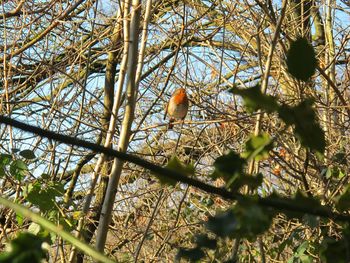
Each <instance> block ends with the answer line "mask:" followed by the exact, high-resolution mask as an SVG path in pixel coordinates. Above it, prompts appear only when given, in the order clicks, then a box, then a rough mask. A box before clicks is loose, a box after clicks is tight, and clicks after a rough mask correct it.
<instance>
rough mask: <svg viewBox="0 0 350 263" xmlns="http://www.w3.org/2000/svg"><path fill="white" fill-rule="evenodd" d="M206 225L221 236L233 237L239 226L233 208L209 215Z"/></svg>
mask: <svg viewBox="0 0 350 263" xmlns="http://www.w3.org/2000/svg"><path fill="white" fill-rule="evenodd" d="M205 225H206V227H207V228H208V229H209V230H210V231H211V232H213V233H214V234H216V235H217V236H219V237H232V235H234V233H235V230H236V228H237V220H236V217H235V214H234V213H233V210H232V209H228V210H227V211H225V212H220V213H218V214H217V215H215V216H211V217H209V219H208V221H207V222H206V224H205Z"/></svg>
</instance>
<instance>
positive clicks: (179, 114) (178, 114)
mask: <svg viewBox="0 0 350 263" xmlns="http://www.w3.org/2000/svg"><path fill="white" fill-rule="evenodd" d="M187 111H188V98H187V94H186V90H185V89H184V88H179V89H177V90H175V92H174V93H173V95H172V96H171V98H170V100H169V102H168V104H167V105H166V109H165V114H164V120H165V118H166V115H167V114H169V117H170V120H169V126H168V129H172V128H173V126H174V125H173V122H174V121H175V120H184V119H185V117H186V114H187Z"/></svg>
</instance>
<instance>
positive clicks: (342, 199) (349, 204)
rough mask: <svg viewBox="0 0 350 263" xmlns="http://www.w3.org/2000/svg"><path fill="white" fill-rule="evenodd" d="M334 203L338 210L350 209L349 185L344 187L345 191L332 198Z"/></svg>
mask: <svg viewBox="0 0 350 263" xmlns="http://www.w3.org/2000/svg"><path fill="white" fill-rule="evenodd" d="M334 199H335V200H334V201H335V203H336V208H337V209H338V210H339V211H347V210H349V209H350V185H347V186H346V187H345V191H344V192H343V193H342V194H341V195H340V196H337V197H335V198H334Z"/></svg>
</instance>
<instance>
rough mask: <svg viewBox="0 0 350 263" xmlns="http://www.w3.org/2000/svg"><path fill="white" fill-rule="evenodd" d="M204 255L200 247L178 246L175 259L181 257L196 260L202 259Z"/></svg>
mask: <svg viewBox="0 0 350 263" xmlns="http://www.w3.org/2000/svg"><path fill="white" fill-rule="evenodd" d="M204 256H205V254H204V252H203V250H202V249H200V248H198V247H196V248H190V249H186V248H180V249H179V252H178V253H177V255H176V258H177V260H180V259H181V258H186V259H189V260H190V261H191V262H195V261H198V260H200V259H202V258H203V257H204Z"/></svg>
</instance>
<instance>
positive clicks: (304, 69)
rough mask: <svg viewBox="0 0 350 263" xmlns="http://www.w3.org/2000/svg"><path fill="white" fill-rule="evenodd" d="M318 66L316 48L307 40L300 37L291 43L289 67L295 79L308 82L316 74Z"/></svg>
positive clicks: (288, 53)
mask: <svg viewBox="0 0 350 263" xmlns="http://www.w3.org/2000/svg"><path fill="white" fill-rule="evenodd" d="M316 65H317V60H316V55H315V51H314V48H313V47H312V45H310V44H309V42H308V41H307V39H306V38H301V37H300V38H298V39H297V40H295V41H293V42H292V43H291V46H290V48H289V50H288V52H287V67H288V71H289V73H290V74H291V75H292V76H293V77H295V78H296V79H298V80H303V81H307V80H308V79H310V78H311V76H312V75H313V74H314V73H315V70H316Z"/></svg>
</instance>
